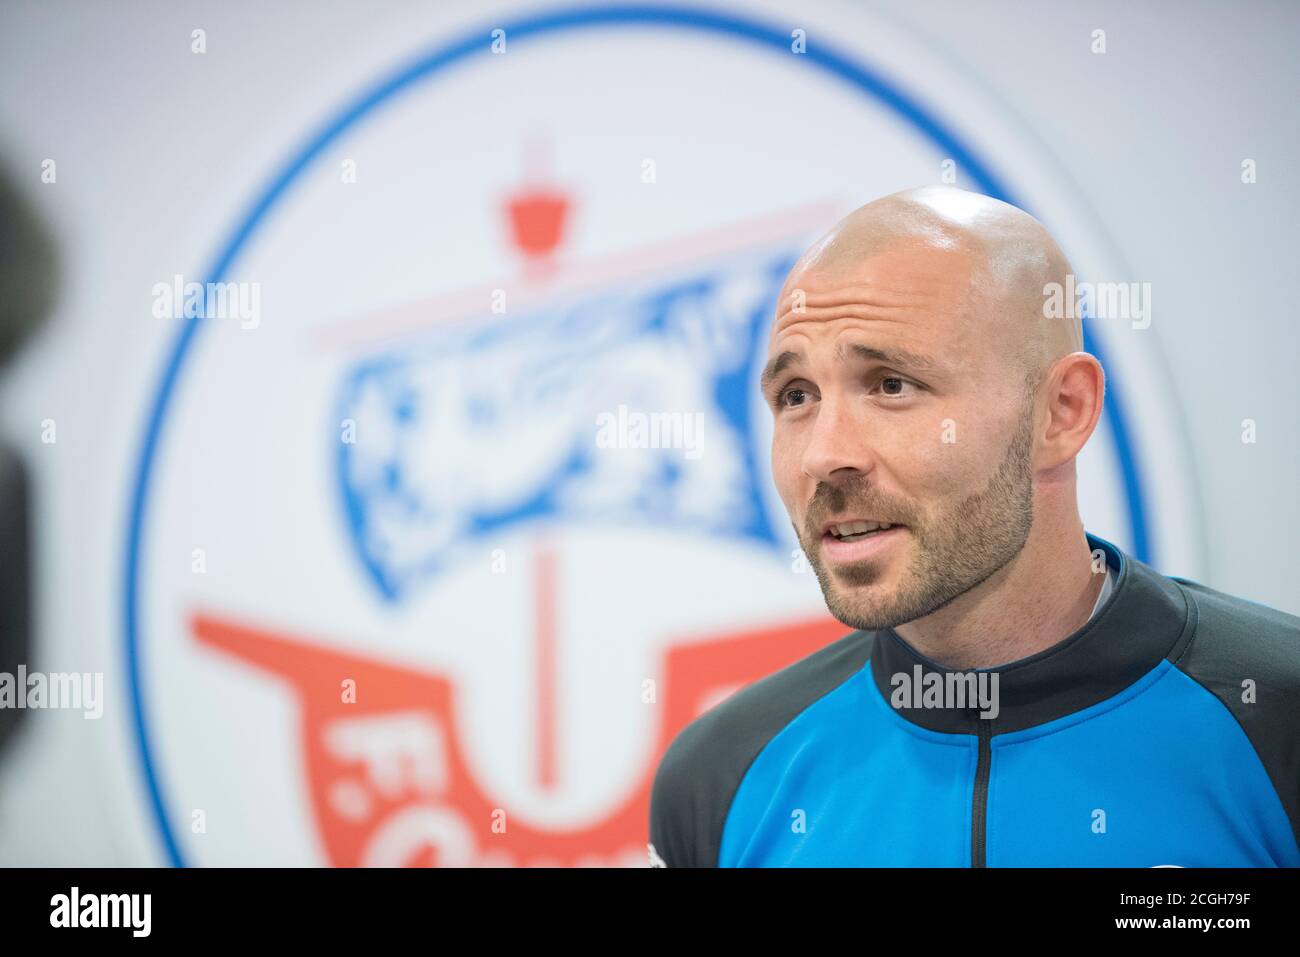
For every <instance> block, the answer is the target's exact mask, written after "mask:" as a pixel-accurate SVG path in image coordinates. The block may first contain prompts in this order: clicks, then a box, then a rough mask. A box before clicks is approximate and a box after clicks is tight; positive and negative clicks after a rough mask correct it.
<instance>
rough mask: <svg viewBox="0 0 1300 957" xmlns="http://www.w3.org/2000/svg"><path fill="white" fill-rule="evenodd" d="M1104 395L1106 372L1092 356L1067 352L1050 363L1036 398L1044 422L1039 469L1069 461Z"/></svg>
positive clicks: (1089, 432) (1090, 428) (1098, 411)
mask: <svg viewBox="0 0 1300 957" xmlns="http://www.w3.org/2000/svg"><path fill="white" fill-rule="evenodd" d="M1105 396H1106V373H1105V371H1104V370H1103V369H1102V367H1101V363H1100V362H1098V361H1097V359H1096V357H1095V356H1093V355H1090V354H1089V353H1087V352H1071V353H1070V354H1069V355H1067V356H1062V357H1061V358H1059V359H1057V360H1056V361H1055V362H1053V363H1052V364H1051V366H1050V367H1049V368H1048V370H1047V375H1046V376H1045V377H1044V381H1043V391H1042V393H1041V396H1040V399H1041V400H1042V401H1045V402H1046V406H1047V424H1046V428H1045V429H1044V431H1043V433H1042V436H1041V442H1040V444H1039V450H1038V455H1039V461H1038V463H1037V465H1038V467H1039V468H1042V469H1050V468H1055V467H1056V466H1058V465H1063V464H1064V463H1066V462H1069V461H1071V460H1072V459H1073V458H1074V457H1075V456H1076V455H1078V454H1079V451H1080V450H1081V449H1082V448H1083V446H1084V444H1085V443H1086V442H1087V441H1088V439H1089V438H1090V437H1091V436H1092V433H1093V430H1094V429H1096V428H1097V421H1098V420H1099V419H1100V418H1101V409H1102V404H1103V403H1104V401H1105Z"/></svg>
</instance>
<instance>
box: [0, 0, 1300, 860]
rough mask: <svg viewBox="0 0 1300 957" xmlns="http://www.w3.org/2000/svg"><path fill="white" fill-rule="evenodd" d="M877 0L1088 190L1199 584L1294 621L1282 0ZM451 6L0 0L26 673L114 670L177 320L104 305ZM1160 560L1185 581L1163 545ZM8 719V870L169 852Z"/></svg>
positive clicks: (1286, 66)
mask: <svg viewBox="0 0 1300 957" xmlns="http://www.w3.org/2000/svg"><path fill="white" fill-rule="evenodd" d="M870 6H871V7H872V9H874V10H876V11H878V12H879V13H880V15H881V16H883V17H885V18H887V19H890V20H893V21H896V22H898V23H900V24H903V25H905V26H906V27H908V28H909V29H910V30H911V31H913V32H914V33H915V34H917V36H918V37H920V38H923V39H924V41H925V42H926V43H927V44H928V45H930V46H932V47H933V48H934V49H935V50H936V51H938V52H939V53H940V54H941V55H944V56H946V57H948V58H950V59H951V60H952V61H953V63H954V64H955V66H956V67H957V68H958V69H960V70H961V71H963V72H966V73H967V74H969V76H970V78H971V82H972V83H974V84H977V85H979V86H980V87H983V88H985V89H986V90H987V92H988V93H989V94H991V95H992V96H993V97H995V98H997V99H999V100H1000V101H1001V102H1002V103H1003V104H1004V106H1005V107H1006V109H1008V110H1009V111H1011V112H1013V113H1015V114H1018V115H1019V116H1020V118H1021V119H1022V120H1023V122H1024V123H1025V124H1026V125H1027V126H1028V127H1029V128H1031V129H1032V130H1034V131H1035V132H1036V134H1037V136H1038V137H1039V138H1040V139H1041V140H1042V144H1043V146H1044V148H1045V149H1046V150H1047V151H1049V152H1050V153H1051V154H1052V155H1053V156H1054V158H1055V160H1056V162H1057V164H1058V166H1059V167H1060V168H1061V169H1062V170H1064V171H1065V172H1066V173H1067V174H1068V176H1069V178H1071V179H1072V180H1073V181H1074V182H1075V183H1076V184H1077V187H1078V191H1079V193H1080V194H1081V195H1082V196H1083V197H1084V198H1085V199H1086V201H1087V202H1088V204H1089V205H1090V206H1091V207H1092V208H1093V209H1094V210H1096V212H1097V214H1098V216H1099V217H1100V219H1101V220H1102V221H1103V223H1104V226H1105V230H1106V232H1107V233H1108V234H1109V237H1110V240H1111V242H1112V244H1113V245H1114V247H1115V248H1116V249H1117V250H1118V252H1119V254H1120V256H1121V258H1122V259H1123V261H1124V262H1126V263H1127V264H1129V265H1130V266H1131V268H1132V269H1133V272H1134V276H1133V278H1134V279H1136V280H1138V281H1145V282H1150V283H1152V286H1153V288H1154V290H1155V294H1154V308H1155V321H1154V324H1153V327H1152V329H1151V330H1150V333H1151V334H1153V335H1154V336H1156V337H1157V339H1158V341H1159V347H1160V350H1161V351H1162V352H1163V354H1164V356H1165V357H1166V360H1167V363H1168V366H1169V368H1170V378H1171V381H1172V387H1173V389H1174V390H1175V392H1176V396H1175V398H1176V401H1177V403H1178V404H1179V405H1180V406H1181V408H1182V409H1183V410H1184V420H1185V422H1186V423H1187V428H1188V432H1189V437H1190V443H1191V451H1192V455H1193V457H1194V461H1195V465H1196V469H1197V481H1198V482H1199V485H1200V488H1201V497H1202V500H1203V502H1204V503H1205V504H1204V508H1205V515H1206V518H1205V541H1206V543H1207V551H1206V554H1205V555H1204V557H1203V558H1204V567H1205V568H1206V570H1207V572H1206V573H1205V574H1203V575H1202V576H1200V577H1201V578H1202V580H1204V581H1205V582H1206V583H1207V584H1209V585H1211V586H1213V587H1216V588H1220V589H1223V590H1226V591H1229V592H1233V593H1236V594H1239V595H1242V596H1244V597H1247V598H1251V599H1253V600H1256V601H1261V602H1264V603H1266V604H1269V605H1272V606H1274V607H1277V608H1280V609H1283V610H1286V611H1289V612H1291V613H1293V614H1300V587H1298V581H1300V562H1298V561H1297V558H1296V547H1295V542H1297V541H1300V506H1298V505H1297V495H1298V494H1300V492H1298V490H1300V451H1298V450H1297V444H1296V440H1297V437H1300V348H1297V335H1296V332H1295V330H1294V323H1295V321H1296V319H1295V309H1294V306H1293V303H1294V293H1293V289H1294V284H1295V277H1296V272H1297V270H1296V256H1297V252H1298V251H1300V243H1297V228H1298V227H1297V223H1300V186H1298V185H1297V181H1296V177H1295V171H1294V157H1296V156H1297V155H1300V127H1298V126H1297V124H1296V122H1295V106H1294V104H1295V101H1296V96H1297V91H1298V90H1300V82H1298V81H1300V76H1298V75H1297V74H1298V73H1300V66H1298V65H1297V63H1298V62H1300V61H1297V58H1296V56H1295V48H1294V44H1295V37H1296V36H1297V35H1300V8H1297V7H1295V6H1294V5H1289V4H1281V3H1278V4H1249V3H1234V4H1218V3H1205V4H1200V3H1181V4H1177V5H1174V4H1143V5H1130V4H1124V3H1113V4H1111V3H1102V4H1089V5H1087V6H1086V8H1084V7H1079V8H1074V7H1071V6H1069V5H1066V4H1041V3H1028V2H1026V3H983V4H979V5H971V4H967V3H964V2H934V0H927V2H907V3H903V2H898V3H881V4H871V5H870ZM801 7H802V5H801ZM385 10H388V11H390V12H389V14H388V15H387V16H385ZM412 10H421V11H426V12H425V13H424V14H422V16H424V18H425V19H427V21H428V23H429V33H428V35H427V36H417V35H414V34H413V33H412V32H411V30H410V28H409V22H410V19H411V17H410V15H409V14H410V12H411V11H412ZM402 11H406V12H407V15H402ZM467 12H472V11H471V10H470V8H467V7H464V6H461V5H456V4H437V5H434V4H382V3H365V4H361V3H356V4H344V3H330V4H323V3H276V4H266V3H222V4H215V3H212V4H205V3H183V2H182V3H166V4H163V3H135V4H113V5H108V4H93V5H92V4H84V3H41V4H35V3H15V2H6V3H4V5H3V7H2V8H0V82H2V88H3V89H4V90H5V95H4V97H3V99H2V100H0V155H2V156H3V160H4V162H5V163H6V165H7V167H8V169H9V172H10V173H11V175H13V176H15V177H17V178H18V179H19V180H20V181H21V182H23V183H24V184H26V185H28V186H29V187H30V189H31V191H32V193H33V195H34V197H35V199H36V201H37V202H38V204H39V207H40V209H41V211H42V212H43V213H44V214H46V215H47V217H48V218H49V219H50V220H51V222H52V224H53V226H54V228H55V230H56V232H57V234H58V236H59V240H60V245H61V252H62V255H63V260H64V264H65V267H66V269H67V272H68V274H69V275H70V276H71V277H72V279H71V282H70V283H69V284H68V285H67V286H66V287H65V288H64V290H63V293H62V299H61V302H60V306H59V308H58V311H57V314H56V315H55V317H54V318H53V321H52V322H51V323H49V324H48V326H47V327H46V330H45V331H44V333H43V334H42V335H41V336H40V338H39V339H38V340H37V341H35V342H33V343H32V344H31V345H30V347H29V348H28V349H27V350H26V352H25V353H24V354H23V355H22V356H21V358H20V360H19V362H17V363H15V364H14V365H13V366H11V367H10V368H9V369H8V370H7V374H6V376H5V378H4V380H3V381H2V382H0V428H2V429H3V431H4V434H5V436H6V439H7V440H8V441H10V442H12V443H13V444H14V445H15V446H16V447H18V448H19V449H20V450H21V451H22V452H23V453H24V454H25V456H26V458H27V461H28V462H29V464H30V465H31V468H32V472H33V476H34V479H35V481H36V483H37V486H38V494H37V502H36V504H37V509H38V511H37V515H36V528H37V543H36V544H37V546H38V549H39V554H38V563H39V567H38V575H39V583H40V589H41V593H40V596H39V597H40V602H39V617H38V622H37V624H38V626H39V632H40V634H39V637H40V640H41V642H42V664H41V668H42V670H49V671H54V670H69V671H86V670H104V671H113V670H116V669H118V667H119V664H120V663H119V662H118V661H117V660H116V656H117V655H119V654H120V651H119V648H120V637H119V634H118V630H119V622H120V612H119V605H118V591H119V584H120V574H121V571H120V554H121V536H122V533H123V528H124V523H125V505H126V494H127V488H128V480H129V476H130V474H131V469H132V467H133V464H134V456H135V454H136V451H137V449H138V442H139V437H140V432H139V430H140V427H141V422H142V418H143V410H144V409H145V408H146V407H147V403H148V400H149V399H150V397H151V396H152V392H153V389H154V387H155V383H156V377H157V374H158V370H159V367H160V363H161V361H162V359H163V357H164V355H165V351H166V349H167V348H168V347H169V346H170V342H171V336H172V333H173V331H174V330H173V329H172V328H171V327H169V326H159V325H158V324H156V323H149V322H138V321H129V320H126V319H123V318H122V317H124V316H128V315H132V314H135V315H139V314H146V315H147V313H146V312H145V310H147V307H148V302H149V298H148V290H149V289H150V287H151V286H152V284H153V283H154V282H156V281H157V280H158V278H159V265H158V264H159V263H160V262H172V261H175V262H177V263H178V264H179V265H178V266H177V271H180V270H184V271H190V270H197V269H198V268H200V266H201V265H202V264H203V263H205V262H206V260H207V257H209V256H210V255H211V253H212V250H213V247H214V240H215V238H216V237H218V236H221V235H224V234H225V233H226V232H227V231H228V228H229V226H230V224H231V218H232V217H233V216H234V215H235V214H236V211H239V210H242V209H243V208H244V205H245V204H246V202H247V201H248V198H249V197H250V196H251V195H253V193H254V192H255V191H256V189H257V188H258V187H259V186H260V185H261V183H262V181H263V179H264V177H265V175H266V172H267V170H268V169H269V168H270V165H271V164H272V163H274V162H277V161H279V159H280V158H281V157H283V156H284V155H285V154H286V153H287V152H288V150H289V149H290V148H291V147H292V146H294V145H296V144H297V143H298V142H299V141H300V139H301V136H302V134H303V131H304V130H305V129H307V128H308V127H311V126H313V125H315V122H316V121H317V120H318V119H319V118H321V117H322V116H324V115H326V114H327V113H328V112H329V111H330V110H332V109H333V106H334V104H336V103H338V102H340V101H342V100H344V99H346V98H347V97H349V96H350V95H352V93H353V92H354V91H355V89H356V86H357V82H356V79H357V78H356V77H355V76H351V75H348V74H347V71H339V70H331V69H325V68H324V67H323V66H322V65H323V64H331V63H336V62H337V61H339V60H344V61H349V62H367V61H369V60H373V59H376V58H378V59H379V60H381V61H383V62H394V61H396V60H397V59H399V58H400V57H401V56H404V55H405V54H407V53H409V52H412V51H414V50H417V49H421V48H423V47H424V46H425V45H426V44H427V41H428V40H429V38H430V37H433V36H436V35H438V33H439V31H440V30H441V28H442V26H443V23H444V21H445V20H447V19H448V18H450V19H458V20H464V18H465V17H466V15H467ZM195 26H203V27H204V28H205V29H206V30H207V31H208V42H209V48H210V52H209V53H208V54H207V55H206V56H204V57H194V56H193V55H192V54H191V53H190V51H189V40H188V38H189V32H190V30H191V29H192V28H193V27H195ZM1096 28H1103V29H1105V30H1106V32H1107V43H1108V52H1107V54H1106V55H1105V56H1095V55H1093V54H1091V53H1090V52H1089V48H1088V45H1089V35H1090V33H1091V31H1092V30H1093V29H1096ZM818 145H819V144H818V143H817V142H816V141H815V139H814V140H813V141H812V142H809V143H807V144H806V148H807V149H810V150H816V149H817V148H818ZM825 145H826V148H833V145H834V144H833V142H830V141H828V142H827V143H826V144H825ZM46 157H54V158H56V159H57V161H58V171H59V178H58V183H57V185H56V186H41V185H40V183H39V170H40V163H41V161H42V160H43V159H45V158H46ZM1247 157H1249V158H1252V159H1254V160H1255V161H1256V162H1257V164H1258V183H1256V184H1254V185H1251V186H1245V185H1243V184H1242V183H1241V182H1240V164H1241V161H1242V160H1243V159H1244V158H1247ZM170 271H171V270H170V269H169V270H165V271H164V274H170ZM1137 401H1139V402H1140V398H1139V399H1137ZM1134 411H1135V413H1137V414H1140V408H1139V409H1135V410H1134ZM46 418H52V419H55V420H56V421H57V422H58V429H59V443H58V445H57V446H56V447H53V448H52V447H48V446H42V445H41V444H40V441H39V432H40V425H39V423H40V422H41V420H43V419H46ZM1245 418H1252V419H1254V420H1255V421H1256V422H1257V423H1258V441H1257V442H1256V443H1255V444H1253V445H1246V444H1243V443H1242V441H1241V422H1242V420H1243V419H1245ZM55 448H57V452H55V451H54V449H55ZM1153 494H1155V495H1159V494H1160V489H1159V488H1156V489H1154V490H1153ZM1162 570H1164V571H1166V572H1168V573H1170V574H1178V573H1179V572H1180V571H1181V569H1180V568H1179V567H1178V559H1177V556H1170V557H1169V558H1168V560H1166V561H1164V562H1163V563H1162ZM30 717H32V718H33V719H34V720H32V721H31V722H30V723H29V725H28V727H27V728H25V729H24V732H23V733H22V735H21V736H20V737H19V738H18V739H17V741H15V742H14V746H13V747H11V748H10V749H8V752H7V753H6V754H5V755H3V758H4V760H3V763H0V864H145V863H154V862H159V861H161V856H160V854H159V851H158V846H157V842H156V840H155V835H154V831H153V827H152V824H151V822H150V820H149V818H148V816H147V815H146V813H145V807H144V805H143V802H142V801H141V799H140V792H139V789H138V783H137V776H138V772H137V769H136V768H135V767H133V766H130V761H131V757H130V754H131V752H130V751H129V750H126V749H124V748H123V747H122V746H121V743H120V741H118V740H116V739H117V738H118V737H119V736H120V735H121V734H122V731H123V727H124V726H123V724H122V723H121V722H109V721H100V722H95V721H85V720H83V719H82V718H81V716H80V715H79V714H77V713H75V712H64V713H60V712H49V713H44V714H33V715H31V716H30ZM110 738H113V739H114V740H113V741H112V742H111V743H110V741H109V739H110ZM109 756H112V757H111V758H110V757H109ZM119 756H123V757H121V758H120V759H119Z"/></svg>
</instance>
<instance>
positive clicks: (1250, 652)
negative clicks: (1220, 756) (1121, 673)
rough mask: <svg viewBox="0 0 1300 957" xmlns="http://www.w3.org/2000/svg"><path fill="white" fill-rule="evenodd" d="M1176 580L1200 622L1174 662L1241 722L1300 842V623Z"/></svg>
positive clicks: (1231, 597)
mask: <svg viewBox="0 0 1300 957" xmlns="http://www.w3.org/2000/svg"><path fill="white" fill-rule="evenodd" d="M1174 581H1176V582H1177V583H1178V585H1179V586H1180V587H1181V588H1182V590H1183V593H1184V594H1185V595H1186V596H1187V601H1188V605H1189V607H1190V608H1191V610H1192V613H1193V614H1194V615H1195V616H1196V617H1195V624H1194V628H1193V631H1192V637H1191V639H1190V641H1189V642H1188V643H1187V646H1186V647H1185V648H1183V649H1181V650H1179V649H1175V653H1171V658H1172V660H1173V664H1174V665H1175V666H1176V667H1177V668H1178V669H1179V670H1180V671H1182V672H1183V673H1184V674H1186V675H1188V676H1189V677H1190V678H1192V679H1193V680H1195V681H1196V682H1197V683H1198V684H1200V685H1201V686H1202V687H1203V688H1205V689H1206V690H1208V691H1209V692H1210V693H1212V694H1213V695H1214V696H1215V697H1216V698H1218V699H1219V700H1220V701H1221V702H1223V705H1224V707H1226V708H1227V709H1228V710H1229V711H1231V712H1232V714H1233V716H1234V717H1235V718H1236V719H1237V721H1238V723H1239V724H1240V725H1241V727H1242V730H1243V731H1245V732H1246V737H1247V738H1249V739H1250V743H1251V744H1252V745H1254V747H1255V753H1256V754H1258V755H1259V759H1260V761H1261V762H1262V763H1263V765H1264V769H1265V770H1266V771H1267V772H1268V776H1269V779H1270V780H1271V781H1272V782H1273V787H1274V789H1275V790H1276V791H1277V794H1278V797H1279V798H1281V800H1282V806H1283V808H1284V809H1285V810H1286V814H1287V817H1288V818H1289V819H1290V821H1291V829H1292V831H1293V833H1294V834H1295V836H1296V843H1297V844H1300V618H1297V617H1295V616H1294V615H1288V614H1286V613H1285V612H1281V611H1277V610H1276V609H1273V608H1269V607H1268V606H1266V605H1259V604H1256V603H1254V602H1250V601H1246V600H1245V599H1243V598H1237V597H1235V596H1232V595H1227V594H1224V593H1223V592H1220V591H1215V590H1214V589H1212V588H1207V587H1205V586H1204V585H1201V584H1198V583H1196V582H1189V581H1186V580H1184V579H1181V578H1175V579H1174ZM1248 692H1253V693H1248Z"/></svg>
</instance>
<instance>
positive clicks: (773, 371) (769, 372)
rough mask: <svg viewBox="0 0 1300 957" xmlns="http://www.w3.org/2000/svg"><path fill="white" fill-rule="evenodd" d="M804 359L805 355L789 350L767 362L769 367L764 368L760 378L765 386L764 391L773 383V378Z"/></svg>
mask: <svg viewBox="0 0 1300 957" xmlns="http://www.w3.org/2000/svg"><path fill="white" fill-rule="evenodd" d="M802 361H803V356H802V355H800V354H799V353H798V352H789V351H787V352H783V353H781V354H780V355H779V356H777V357H776V358H775V359H773V360H772V361H771V362H769V363H768V364H767V367H766V368H765V369H763V376H762V378H761V379H760V382H761V384H762V387H763V391H764V392H766V391H767V387H768V386H770V385H771V384H772V380H773V379H775V378H776V377H777V376H779V375H780V374H781V373H782V372H784V371H785V370H786V369H787V368H789V367H790V366H791V365H793V364H794V363H796V362H802Z"/></svg>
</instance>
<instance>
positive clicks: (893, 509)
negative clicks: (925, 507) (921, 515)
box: [804, 479, 917, 539]
mask: <svg viewBox="0 0 1300 957" xmlns="http://www.w3.org/2000/svg"><path fill="white" fill-rule="evenodd" d="M833 515H862V516H869V517H871V518H873V519H875V520H877V521H882V522H888V523H889V524H891V525H906V526H908V527H909V528H915V527H916V525H917V522H916V510H915V509H914V508H913V507H912V505H911V504H910V503H909V502H907V501H905V500H902V499H897V498H893V497H891V496H888V495H884V494H882V493H881V491H880V490H879V489H878V488H876V487H875V486H873V485H868V484H867V483H866V482H865V481H863V480H861V479H857V480H853V481H851V482H846V483H844V484H839V485H832V484H830V483H829V482H818V483H817V488H816V489H815V490H814V492H813V497H812V501H810V502H809V503H808V513H807V517H806V519H805V521H804V524H805V526H806V532H807V535H808V538H809V539H816V538H819V537H820V536H821V529H822V525H824V524H825V523H826V522H827V521H828V520H829V519H830V518H831V516H833Z"/></svg>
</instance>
